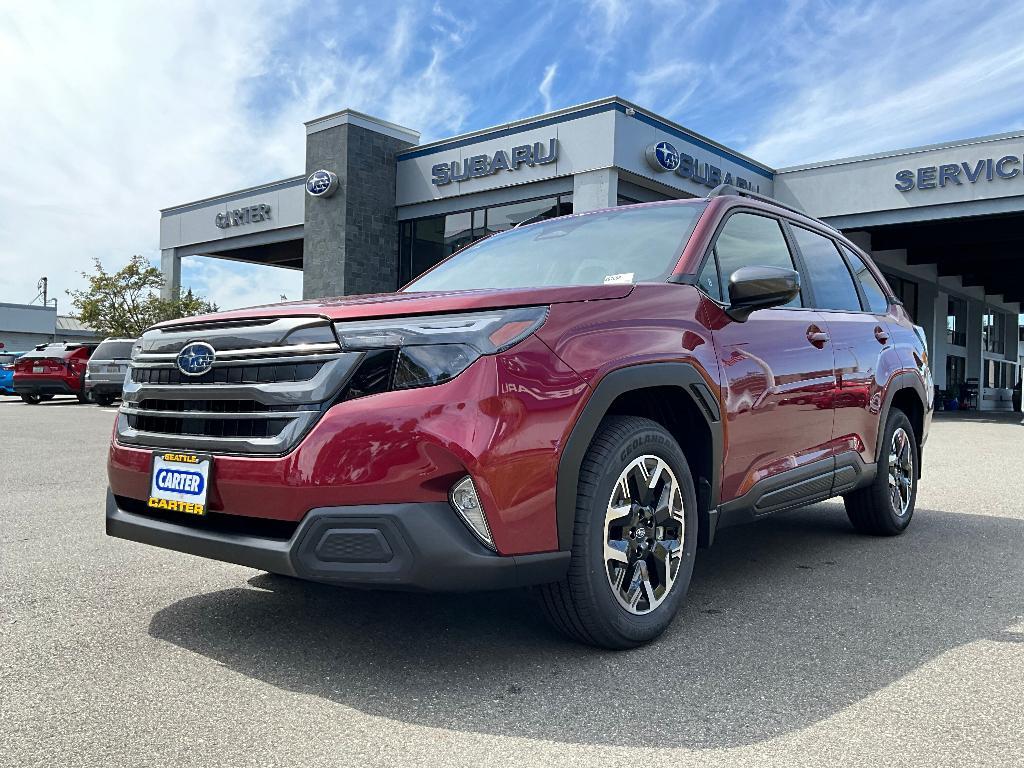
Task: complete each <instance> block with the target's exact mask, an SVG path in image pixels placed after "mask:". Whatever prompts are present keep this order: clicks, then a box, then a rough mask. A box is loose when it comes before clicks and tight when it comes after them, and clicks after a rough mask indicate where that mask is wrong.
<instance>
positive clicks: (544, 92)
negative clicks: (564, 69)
mask: <svg viewBox="0 0 1024 768" xmlns="http://www.w3.org/2000/svg"><path fill="white" fill-rule="evenodd" d="M557 73H558V64H557V63H555V64H549V65H548V66H547V67H545V68H544V77H543V78H541V81H540V85H538V86H537V92H538V93H539V94H540V95H541V98H542V99H544V111H545V112H550V111H551V86H552V85H554V82H555V75H556V74H557Z"/></svg>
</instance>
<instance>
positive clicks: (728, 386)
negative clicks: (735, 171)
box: [698, 209, 834, 502]
mask: <svg viewBox="0 0 1024 768" xmlns="http://www.w3.org/2000/svg"><path fill="white" fill-rule="evenodd" d="M754 265H769V266H777V267H786V268H787V269H794V268H796V267H795V262H794V259H793V256H792V254H791V252H790V248H789V244H788V242H787V239H786V236H785V234H784V230H783V228H782V222H781V221H780V220H779V219H778V218H776V217H774V216H772V215H770V214H766V213H763V212H761V211H752V210H744V209H740V210H736V211H734V212H732V213H730V214H729V215H728V218H727V219H726V220H725V222H724V223H723V224H722V225H721V226H720V228H719V231H718V234H717V235H716V238H715V242H714V246H713V248H712V251H711V253H710V254H709V255H708V257H707V260H706V262H705V264H704V266H703V268H702V270H701V272H700V274H699V276H698V287H700V288H701V290H703V291H704V292H705V293H706V294H707V295H708V296H710V297H711V298H712V299H715V300H716V301H719V302H720V303H722V304H726V303H727V302H728V284H729V277H730V275H732V273H733V272H734V271H736V270H737V269H739V268H740V267H744V266H754ZM804 304H805V302H804V301H803V299H802V297H797V298H796V299H795V300H794V301H793V302H791V303H790V304H789V305H787V306H785V307H776V308H772V309H764V310H759V311H757V312H754V313H753V314H752V315H751V316H750V317H749V319H748V320H747V321H746V322H742V323H740V322H735V321H732V320H728V321H727V322H725V324H724V325H723V326H722V327H721V328H718V329H716V330H714V331H713V333H712V338H713V340H714V344H715V351H716V353H717V355H718V359H719V367H720V372H721V378H722V390H723V401H724V405H725V410H726V429H727V430H728V434H727V440H726V455H725V466H724V468H723V473H722V496H721V498H722V501H723V502H728V501H730V500H732V499H735V498H737V497H740V496H742V495H744V494H745V493H747V491H749V490H750V489H751V488H752V486H753V485H754V484H755V483H757V482H760V481H762V480H765V479H767V478H771V477H773V476H774V475H778V474H780V473H782V472H785V471H787V470H793V469H800V468H803V467H806V466H807V465H808V464H810V463H812V462H814V461H818V460H821V459H825V458H828V457H830V456H831V452H830V448H829V441H830V439H831V437H832V401H831V396H832V389H833V382H834V372H833V359H832V348H831V346H830V345H829V344H828V341H827V338H826V334H825V330H824V329H825V321H824V319H823V318H822V316H821V315H820V314H818V313H817V312H815V311H814V310H812V309H808V308H807V307H805V306H804Z"/></svg>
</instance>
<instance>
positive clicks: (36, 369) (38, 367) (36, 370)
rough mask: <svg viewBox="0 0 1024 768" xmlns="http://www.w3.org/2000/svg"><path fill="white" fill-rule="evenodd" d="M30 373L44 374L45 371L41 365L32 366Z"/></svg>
mask: <svg viewBox="0 0 1024 768" xmlns="http://www.w3.org/2000/svg"><path fill="white" fill-rule="evenodd" d="M32 373H46V369H45V368H44V367H43V366H41V365H34V366H32Z"/></svg>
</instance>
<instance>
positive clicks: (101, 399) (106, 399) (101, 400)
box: [92, 395, 114, 408]
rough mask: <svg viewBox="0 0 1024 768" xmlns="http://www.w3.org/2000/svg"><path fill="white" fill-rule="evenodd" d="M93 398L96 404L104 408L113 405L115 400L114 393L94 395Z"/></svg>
mask: <svg viewBox="0 0 1024 768" xmlns="http://www.w3.org/2000/svg"><path fill="white" fill-rule="evenodd" d="M92 399H93V402H94V403H96V405H100V406H103V407H104V408H106V407H108V406H110V405H112V404H113V402H114V396H113V395H93V396H92Z"/></svg>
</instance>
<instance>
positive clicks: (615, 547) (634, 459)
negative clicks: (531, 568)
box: [537, 416, 697, 650]
mask: <svg viewBox="0 0 1024 768" xmlns="http://www.w3.org/2000/svg"><path fill="white" fill-rule="evenodd" d="M696 549H697V501H696V494H695V493H694V488H693V478H692V476H691V474H690V469H689V466H688V465H687V463H686V457H685V456H684V455H683V452H682V450H681V449H680V448H679V444H678V443H677V442H676V441H675V439H674V438H673V437H672V435H671V434H669V432H668V431H667V430H666V429H665V428H664V427H662V426H661V425H660V424H658V423H657V422H654V421H651V420H650V419H643V418H639V417H635V416H612V417H609V418H607V419H605V420H604V422H602V424H601V427H600V428H599V429H598V432H597V435H596V436H595V437H594V440H593V442H592V443H591V445H590V448H589V449H588V451H587V454H586V456H585V457H584V460H583V465H582V466H581V468H580V479H579V488H578V491H577V496H576V519H575V526H574V529H573V541H572V557H571V560H570V565H569V573H568V575H567V576H566V578H565V579H563V580H562V581H560V582H556V583H554V584H546V585H544V586H541V587H538V590H537V591H538V593H539V597H540V600H541V604H542V606H543V608H544V612H545V613H546V614H547V617H548V619H549V620H550V621H551V622H552V623H553V624H554V625H555V626H556V627H557V628H558V629H560V630H561V631H562V632H564V633H565V634H567V635H569V636H570V637H572V638H573V639H575V640H578V641H580V642H583V643H587V644H589V645H595V646H598V647H601V648H609V649H616V650H617V649H625V648H633V647H636V646H638V645H641V644H643V643H646V642H648V641H650V640H653V639H654V638H656V637H657V636H658V635H660V634H661V633H662V632H664V631H665V629H666V628H667V627H668V625H669V624H670V623H671V622H672V619H673V618H674V617H675V615H676V613H678V611H679V608H680V606H681V605H682V603H683V600H684V598H685V596H686V592H687V590H688V589H689V586H690V576H691V574H692V573H693V561H694V554H695V552H696Z"/></svg>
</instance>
